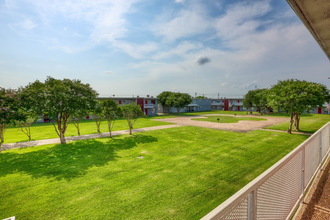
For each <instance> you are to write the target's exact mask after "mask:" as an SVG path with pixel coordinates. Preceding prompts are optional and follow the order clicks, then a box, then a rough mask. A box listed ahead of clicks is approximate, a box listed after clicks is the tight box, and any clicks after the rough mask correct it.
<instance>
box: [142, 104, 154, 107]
mask: <svg viewBox="0 0 330 220" xmlns="http://www.w3.org/2000/svg"><path fill="white" fill-rule="evenodd" d="M154 107H155V104H144V108H154Z"/></svg>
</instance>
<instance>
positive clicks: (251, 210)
mask: <svg viewBox="0 0 330 220" xmlns="http://www.w3.org/2000/svg"><path fill="white" fill-rule="evenodd" d="M254 214H255V213H254V191H252V192H251V193H250V194H249V197H248V220H254Z"/></svg>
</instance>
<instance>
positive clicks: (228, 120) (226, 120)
mask: <svg viewBox="0 0 330 220" xmlns="http://www.w3.org/2000/svg"><path fill="white" fill-rule="evenodd" d="M205 117H206V118H194V119H192V120H195V121H209V122H215V123H237V122H238V121H244V120H245V121H267V119H263V118H252V117H235V116H205ZM218 119H219V121H218Z"/></svg>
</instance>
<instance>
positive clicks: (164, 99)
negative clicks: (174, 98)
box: [157, 91, 173, 114]
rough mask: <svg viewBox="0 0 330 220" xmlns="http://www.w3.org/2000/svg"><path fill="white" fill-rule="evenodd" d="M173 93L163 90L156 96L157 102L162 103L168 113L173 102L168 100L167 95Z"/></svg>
mask: <svg viewBox="0 0 330 220" xmlns="http://www.w3.org/2000/svg"><path fill="white" fill-rule="evenodd" d="M172 94H173V92H169V91H164V92H162V93H160V94H159V95H158V96H157V98H159V100H158V102H159V103H160V104H162V105H163V106H164V107H165V108H166V109H167V113H168V114H170V110H171V108H172V106H173V103H172V102H171V101H169V97H170V96H171V95H172Z"/></svg>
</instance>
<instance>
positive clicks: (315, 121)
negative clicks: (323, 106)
mask: <svg viewBox="0 0 330 220" xmlns="http://www.w3.org/2000/svg"><path fill="white" fill-rule="evenodd" d="M275 116H282V117H287V118H288V119H290V116H289V115H288V114H285V113H280V114H277V115H275ZM329 121H330V115H325V114H303V115H302V116H301V118H300V122H299V124H300V125H299V129H300V132H305V133H314V132H316V131H317V130H319V129H320V128H321V127H323V125H325V124H326V123H328V122H329ZM289 125H290V122H289V121H288V122H283V123H280V124H276V125H271V126H268V127H266V129H274V130H282V131H287V130H288V128H289ZM293 129H294V126H292V131H294V130H293Z"/></svg>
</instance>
